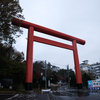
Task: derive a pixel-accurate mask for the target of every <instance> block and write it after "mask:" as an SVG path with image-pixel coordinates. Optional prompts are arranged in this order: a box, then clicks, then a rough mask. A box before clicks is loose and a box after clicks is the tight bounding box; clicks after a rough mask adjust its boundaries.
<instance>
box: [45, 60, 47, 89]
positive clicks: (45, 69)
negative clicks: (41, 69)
mask: <svg viewBox="0 0 100 100" xmlns="http://www.w3.org/2000/svg"><path fill="white" fill-rule="evenodd" d="M46 76H47V65H46V60H45V89H46V88H47V78H46Z"/></svg>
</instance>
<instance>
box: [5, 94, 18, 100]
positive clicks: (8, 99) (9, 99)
mask: <svg viewBox="0 0 100 100" xmlns="http://www.w3.org/2000/svg"><path fill="white" fill-rule="evenodd" d="M18 95H19V94H16V95H14V96H12V97H10V98H7V99H5V100H11V99H12V98H15V97H17V96H18Z"/></svg>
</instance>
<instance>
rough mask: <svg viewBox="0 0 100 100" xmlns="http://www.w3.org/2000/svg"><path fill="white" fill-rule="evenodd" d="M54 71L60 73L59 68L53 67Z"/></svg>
mask: <svg viewBox="0 0 100 100" xmlns="http://www.w3.org/2000/svg"><path fill="white" fill-rule="evenodd" d="M51 70H52V71H55V72H58V71H59V70H60V68H59V67H56V66H52V68H51Z"/></svg>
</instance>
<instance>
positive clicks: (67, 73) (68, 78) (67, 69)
mask: <svg viewBox="0 0 100 100" xmlns="http://www.w3.org/2000/svg"><path fill="white" fill-rule="evenodd" d="M67 74H68V88H69V85H70V83H69V65H67Z"/></svg>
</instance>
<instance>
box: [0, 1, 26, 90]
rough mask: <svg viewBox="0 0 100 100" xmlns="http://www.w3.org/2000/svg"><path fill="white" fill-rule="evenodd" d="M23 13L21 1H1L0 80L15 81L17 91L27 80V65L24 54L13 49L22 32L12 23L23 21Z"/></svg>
mask: <svg viewBox="0 0 100 100" xmlns="http://www.w3.org/2000/svg"><path fill="white" fill-rule="evenodd" d="M21 13H22V8H21V7H20V5H19V0H0V79H4V78H11V79H13V82H14V86H13V87H14V89H15V90H16V89H18V87H22V84H23V82H24V80H25V63H24V53H23V52H18V51H17V50H16V49H15V48H14V47H13V44H14V43H16V40H15V38H17V37H19V36H20V35H21V34H22V30H21V29H20V27H17V26H14V25H12V24H11V23H12V20H13V18H14V17H15V18H21V19H23V18H24V17H23V15H22V14H21ZM19 77H20V78H19ZM16 86H18V87H16Z"/></svg>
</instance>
